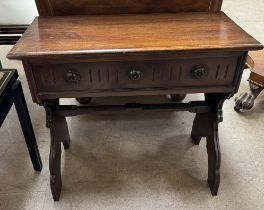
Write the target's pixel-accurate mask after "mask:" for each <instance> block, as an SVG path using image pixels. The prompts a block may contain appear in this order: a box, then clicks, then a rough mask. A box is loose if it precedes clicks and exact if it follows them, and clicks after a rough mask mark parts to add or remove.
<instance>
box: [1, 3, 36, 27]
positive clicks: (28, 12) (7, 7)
mask: <svg viewBox="0 0 264 210" xmlns="http://www.w3.org/2000/svg"><path fill="white" fill-rule="evenodd" d="M37 15H38V12H37V8H36V5H35V1H34V0H0V24H29V23H31V22H32V21H33V19H34V18H35V17H36V16H37Z"/></svg>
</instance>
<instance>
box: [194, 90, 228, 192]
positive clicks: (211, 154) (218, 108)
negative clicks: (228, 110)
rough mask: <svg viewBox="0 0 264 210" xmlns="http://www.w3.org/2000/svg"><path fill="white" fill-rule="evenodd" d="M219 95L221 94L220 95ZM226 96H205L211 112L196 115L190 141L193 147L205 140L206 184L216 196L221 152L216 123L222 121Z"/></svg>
mask: <svg viewBox="0 0 264 210" xmlns="http://www.w3.org/2000/svg"><path fill="white" fill-rule="evenodd" d="M220 95H221V94H220ZM226 98H227V95H222V96H221V97H219V94H205V100H206V103H208V105H210V106H211V107H212V110H211V112H208V113H198V114H196V116H195V119H194V122H193V127H192V133H191V136H192V139H193V142H194V144H195V145H198V144H199V143H200V140H201V138H202V137H205V138H206V148H207V153H208V180H207V181H208V184H209V187H210V190H211V193H212V195H217V192H218V188H219V184H220V172H219V169H220V163H221V152H220V145H219V138H218V123H219V122H221V121H222V120H223V117H222V106H223V103H224V101H225V99H226Z"/></svg>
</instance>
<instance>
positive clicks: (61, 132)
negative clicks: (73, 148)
mask: <svg viewBox="0 0 264 210" xmlns="http://www.w3.org/2000/svg"><path fill="white" fill-rule="evenodd" d="M58 105H59V103H58V100H55V101H54V100H52V101H48V102H47V103H45V109H46V113H47V126H48V128H50V137H51V144H50V156H49V166H50V167H49V169H50V187H51V192H52V196H53V199H54V201H58V200H59V199H60V194H61V188H62V180H61V143H63V145H64V149H68V148H69V145H70V136H69V131H68V125H67V122H66V118H65V117H64V116H59V115H57V114H56V112H55V111H54V110H55V109H56V107H57V106H58Z"/></svg>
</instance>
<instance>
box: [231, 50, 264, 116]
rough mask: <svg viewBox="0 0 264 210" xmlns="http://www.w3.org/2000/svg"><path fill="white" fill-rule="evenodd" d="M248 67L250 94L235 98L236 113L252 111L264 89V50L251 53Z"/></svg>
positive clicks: (246, 93) (248, 58) (242, 94)
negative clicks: (242, 110) (243, 110)
mask: <svg viewBox="0 0 264 210" xmlns="http://www.w3.org/2000/svg"><path fill="white" fill-rule="evenodd" d="M247 67H248V68H249V69H250V71H251V73H250V77H249V79H248V81H249V87H250V91H249V92H244V93H241V94H239V95H238V96H237V97H236V98H235V103H236V104H235V107H234V109H235V111H240V110H241V109H247V110H248V109H252V107H253V106H254V103H255V99H256V98H257V97H258V96H259V94H260V93H261V92H262V90H263V89H264V50H262V51H257V52H250V53H249V56H248V57H247Z"/></svg>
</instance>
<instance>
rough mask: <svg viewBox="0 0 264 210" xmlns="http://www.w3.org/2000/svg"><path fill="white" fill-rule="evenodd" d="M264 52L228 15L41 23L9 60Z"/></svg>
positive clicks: (41, 20)
mask: <svg viewBox="0 0 264 210" xmlns="http://www.w3.org/2000/svg"><path fill="white" fill-rule="evenodd" d="M54 29H56V30H54ZM262 48H263V46H262V45H261V44H260V43H259V42H258V41H256V40H255V39H254V38H252V37H251V36H250V35H248V34H247V33H246V32H245V31H243V30H242V29H241V28H240V27H239V26H238V25H236V24H235V23H234V22H233V21H232V20H230V19H229V18H228V17H227V16H226V15H225V14H224V13H222V12H221V13H181V14H179V13H178V14H150V15H116V16H114V15H113V16H75V17H73V16H71V17H70V16H68V17H39V18H37V19H36V20H35V21H34V22H33V24H32V25H31V26H30V27H29V29H28V30H27V31H26V33H25V34H24V36H23V37H22V38H21V40H20V41H19V42H18V43H17V44H16V46H15V47H14V48H13V49H12V50H11V52H10V53H9V54H8V58H24V57H30V56H36V57H40V56H50V55H52V56H56V55H57V56H61V57H64V56H65V55H75V56H76V55H96V54H100V55H101V56H102V54H104V55H106V54H111V55H113V54H118V55H123V54H129V53H144V54H146V53H151V52H166V54H169V53H172V52H175V51H185V50H188V51H197V50H199V51H208V50H225V51H226V50H255V49H262Z"/></svg>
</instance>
